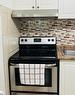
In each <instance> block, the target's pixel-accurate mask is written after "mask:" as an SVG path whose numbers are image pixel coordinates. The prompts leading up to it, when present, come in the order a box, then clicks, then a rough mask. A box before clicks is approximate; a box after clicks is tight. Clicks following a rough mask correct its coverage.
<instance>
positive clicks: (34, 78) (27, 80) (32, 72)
mask: <svg viewBox="0 0 75 95" xmlns="http://www.w3.org/2000/svg"><path fill="white" fill-rule="evenodd" d="M19 72H20V82H21V84H25V85H44V84H45V83H44V82H45V81H44V77H45V76H44V75H45V74H44V73H45V64H19Z"/></svg>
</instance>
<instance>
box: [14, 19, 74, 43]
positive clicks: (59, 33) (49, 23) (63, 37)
mask: <svg viewBox="0 0 75 95" xmlns="http://www.w3.org/2000/svg"><path fill="white" fill-rule="evenodd" d="M15 24H16V26H17V28H18V30H19V32H20V35H21V36H55V37H57V43H58V44H75V20H74V19H56V18H18V19H17V18H16V19H15Z"/></svg>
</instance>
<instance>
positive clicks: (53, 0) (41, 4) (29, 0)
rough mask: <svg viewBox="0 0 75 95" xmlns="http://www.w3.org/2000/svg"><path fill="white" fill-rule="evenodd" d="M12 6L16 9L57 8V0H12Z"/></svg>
mask: <svg viewBox="0 0 75 95" xmlns="http://www.w3.org/2000/svg"><path fill="white" fill-rule="evenodd" d="M13 6H14V7H13V8H14V9H16V10H32V9H37V10H38V9H58V0H14V3H13ZM33 7H34V8H33Z"/></svg>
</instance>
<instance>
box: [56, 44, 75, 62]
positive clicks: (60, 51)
mask: <svg viewBox="0 0 75 95" xmlns="http://www.w3.org/2000/svg"><path fill="white" fill-rule="evenodd" d="M66 50H68V51H75V44H57V56H58V59H61V60H75V52H74V55H65V51H66Z"/></svg>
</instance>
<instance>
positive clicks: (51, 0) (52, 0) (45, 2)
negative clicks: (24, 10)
mask: <svg viewBox="0 0 75 95" xmlns="http://www.w3.org/2000/svg"><path fill="white" fill-rule="evenodd" d="M37 6H39V9H58V0H37Z"/></svg>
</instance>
